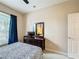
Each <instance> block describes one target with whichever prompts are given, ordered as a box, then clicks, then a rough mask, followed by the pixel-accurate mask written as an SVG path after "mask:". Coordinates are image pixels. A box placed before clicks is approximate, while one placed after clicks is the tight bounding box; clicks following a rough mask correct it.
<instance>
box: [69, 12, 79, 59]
mask: <svg viewBox="0 0 79 59" xmlns="http://www.w3.org/2000/svg"><path fill="white" fill-rule="evenodd" d="M68 55H69V56H70V57H72V58H75V59H78V58H79V57H78V56H79V13H72V14H69V15H68Z"/></svg>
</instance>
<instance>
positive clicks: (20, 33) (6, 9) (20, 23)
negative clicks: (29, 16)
mask: <svg viewBox="0 0 79 59" xmlns="http://www.w3.org/2000/svg"><path fill="white" fill-rule="evenodd" d="M0 11H2V12H5V13H8V14H13V15H16V16H17V26H18V39H19V41H22V39H23V35H24V32H23V31H24V29H23V28H24V25H23V24H24V23H23V15H22V14H21V13H19V12H17V11H15V10H13V9H11V8H9V7H7V6H5V5H3V4H1V3H0Z"/></svg>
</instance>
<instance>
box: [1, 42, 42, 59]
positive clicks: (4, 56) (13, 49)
mask: <svg viewBox="0 0 79 59" xmlns="http://www.w3.org/2000/svg"><path fill="white" fill-rule="evenodd" d="M41 56H42V50H41V48H39V47H36V46H33V45H29V44H25V43H20V42H17V43H13V44H10V45H6V46H3V47H0V59H41Z"/></svg>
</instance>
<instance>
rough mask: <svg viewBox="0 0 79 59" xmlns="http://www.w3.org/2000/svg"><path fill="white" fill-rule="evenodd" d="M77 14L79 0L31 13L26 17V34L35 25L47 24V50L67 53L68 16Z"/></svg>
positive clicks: (71, 0)
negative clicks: (39, 23)
mask: <svg viewBox="0 0 79 59" xmlns="http://www.w3.org/2000/svg"><path fill="white" fill-rule="evenodd" d="M75 12H79V1H78V0H70V1H67V2H64V3H61V4H58V5H54V6H50V7H48V8H44V9H40V10H38V11H34V12H30V13H28V14H27V15H26V32H27V31H33V25H34V24H35V23H37V22H45V38H46V39H47V40H46V49H47V50H51V51H53V50H58V51H61V52H66V53H67V50H68V48H67V44H68V43H67V41H68V40H67V39H68V36H67V34H68V33H67V32H68V31H67V30H68V29H67V15H68V14H69V13H75ZM50 42H51V43H50Z"/></svg>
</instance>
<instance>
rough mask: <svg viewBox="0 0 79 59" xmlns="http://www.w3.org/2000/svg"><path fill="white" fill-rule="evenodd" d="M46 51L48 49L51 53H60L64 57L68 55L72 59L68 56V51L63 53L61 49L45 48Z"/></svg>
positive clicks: (70, 58)
mask: <svg viewBox="0 0 79 59" xmlns="http://www.w3.org/2000/svg"><path fill="white" fill-rule="evenodd" d="M46 50H47V51H50V52H51V53H56V54H60V55H63V56H65V57H68V58H69V59H73V58H72V57H69V56H68V53H65V52H61V51H56V50H53V49H48V48H47V49H46Z"/></svg>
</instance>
